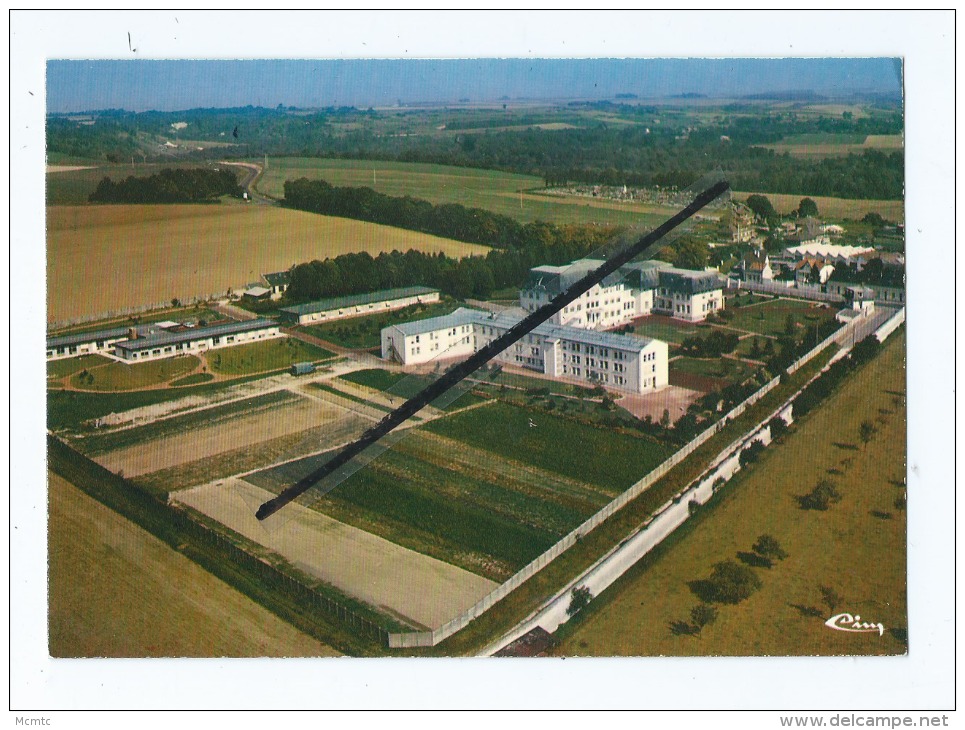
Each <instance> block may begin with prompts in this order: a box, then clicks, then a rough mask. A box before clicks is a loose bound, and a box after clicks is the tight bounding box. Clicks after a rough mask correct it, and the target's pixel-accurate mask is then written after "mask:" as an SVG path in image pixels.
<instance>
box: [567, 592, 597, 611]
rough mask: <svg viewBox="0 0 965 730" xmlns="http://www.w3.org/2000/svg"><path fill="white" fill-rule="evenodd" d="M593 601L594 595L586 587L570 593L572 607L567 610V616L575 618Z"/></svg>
mask: <svg viewBox="0 0 965 730" xmlns="http://www.w3.org/2000/svg"><path fill="white" fill-rule="evenodd" d="M592 599H593V594H592V593H590V589H589V588H587V587H586V586H578V587H576V588H574V589H573V590H572V592H571V593H570V605H569V606H567V608H566V615H567V616H575V615H576V614H578V613H579V612H580V611H582V610H583V609H584V608H586V607H587V605H588V604H589V603H590V601H591V600H592Z"/></svg>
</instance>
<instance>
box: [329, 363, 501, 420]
mask: <svg viewBox="0 0 965 730" xmlns="http://www.w3.org/2000/svg"><path fill="white" fill-rule="evenodd" d="M339 379H340V380H345V381H347V382H349V383H355V384H356V385H363V386H365V387H366V388H372V389H374V390H380V391H383V392H389V393H391V394H392V395H395V396H398V397H399V398H400V399H408V398H412V397H413V396H416V395H418V394H419V393H420V392H422V390H423V388H425V387H426V386H427V385H429V383H431V382H433V381H434V380H435V378H433V377H430V376H428V375H416V374H412V373H393V372H390V371H388V370H382V369H381V368H374V369H371V370H356V371H355V372H351V373H346V374H345V375H340V376H339ZM464 390H466V386H465V384H463V385H457V386H455V387H454V388H453V390H451V391H449V393H447V394H446V395H445V396H443V398H444V401H445V400H448V399H450V398H452V397H453V396H454V394H455V393H456V392H459V391H464ZM339 395H343V393H341V392H339ZM480 402H482V400H481V399H480V398H478V397H476V396H474V395H471V394H468V393H466V392H463V393H462V395H460V396H458V397H456V399H455V400H453V401H452V402H451V403H448V404H447V405H446V406H445V407H444V408H443V410H455V409H456V408H465V407H466V406H470V405H473V404H474V403H480ZM401 403H402V401H401V400H399V401H396V405H401Z"/></svg>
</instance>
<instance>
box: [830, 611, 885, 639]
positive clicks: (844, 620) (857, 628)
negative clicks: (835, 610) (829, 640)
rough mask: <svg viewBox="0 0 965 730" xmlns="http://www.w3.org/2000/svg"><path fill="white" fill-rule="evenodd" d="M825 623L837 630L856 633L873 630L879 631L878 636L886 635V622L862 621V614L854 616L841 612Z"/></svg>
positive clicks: (865, 632)
mask: <svg viewBox="0 0 965 730" xmlns="http://www.w3.org/2000/svg"><path fill="white" fill-rule="evenodd" d="M824 625H825V626H827V627H828V628H830V629H834V630H835V631H848V632H851V633H854V634H867V633H871V632H873V631H877V632H878V636H884V633H885V627H884V624H873V623H868V622H867V621H862V620H861V617H860V616H852V615H851V614H850V613H839V614H837V615H836V616H832V617H831V618H829V619H828V620H827V621H825V622H824Z"/></svg>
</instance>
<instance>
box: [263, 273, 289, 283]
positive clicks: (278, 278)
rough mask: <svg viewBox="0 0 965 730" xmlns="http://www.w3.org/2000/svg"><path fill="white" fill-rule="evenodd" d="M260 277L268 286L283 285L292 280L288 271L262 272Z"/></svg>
mask: <svg viewBox="0 0 965 730" xmlns="http://www.w3.org/2000/svg"><path fill="white" fill-rule="evenodd" d="M261 277H262V278H263V279H264V280H265V281H267V282H268V286H285V285H286V284H290V283H291V280H292V275H291V272H290V271H275V272H272V273H271V274H262V275H261Z"/></svg>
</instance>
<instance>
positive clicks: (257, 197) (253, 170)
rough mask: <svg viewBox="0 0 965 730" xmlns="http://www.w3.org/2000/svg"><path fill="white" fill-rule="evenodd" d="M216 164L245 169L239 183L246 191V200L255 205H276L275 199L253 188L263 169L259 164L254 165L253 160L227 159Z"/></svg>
mask: <svg viewBox="0 0 965 730" xmlns="http://www.w3.org/2000/svg"><path fill="white" fill-rule="evenodd" d="M218 164H219V165H231V166H233V167H240V168H242V169H244V170H245V177H244V178H243V179H242V180H241V181H240V183H239V184H240V185H241V187H242V188H244V189H245V192H246V193H248V200H250V201H251V202H253V203H256V204H257V205H278V201H277V200H275V199H274V198H269V197H266V196H264V195H262V194H261V193H259V192H258V191H257V189H256V188H255V183H256V182H258V178H259V177H261V173H262V172H263V171H264V170H263V168H262V166H261V165H256V164H255V163H254V162H228V161H227V160H221V161H220V162H219V163H218Z"/></svg>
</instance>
